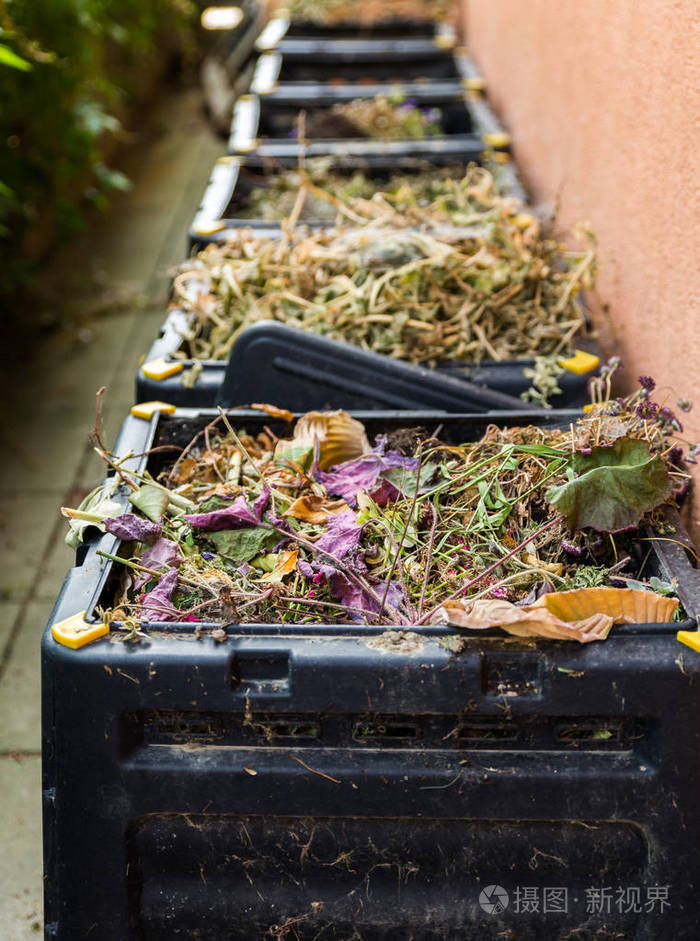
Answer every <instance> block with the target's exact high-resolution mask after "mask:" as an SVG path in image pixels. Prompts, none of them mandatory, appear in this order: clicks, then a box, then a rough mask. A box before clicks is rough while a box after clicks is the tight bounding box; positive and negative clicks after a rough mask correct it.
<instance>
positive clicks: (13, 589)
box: [0, 481, 62, 601]
mask: <svg viewBox="0 0 700 941" xmlns="http://www.w3.org/2000/svg"><path fill="white" fill-rule="evenodd" d="M18 485H19V486H21V481H18ZM61 495H62V491H60V490H55V489H53V488H52V487H51V482H50V481H47V482H46V489H45V490H41V491H38V492H36V491H31V492H27V491H22V490H19V489H18V490H15V491H14V492H5V493H3V494H0V541H1V542H2V544H3V546H4V554H3V560H2V566H0V598H2V599H5V600H8V601H21V600H23V599H24V598H26V597H27V595H28V593H29V591H30V589H31V588H32V586H33V585H34V583H35V581H36V578H37V573H38V571H39V567H40V565H41V563H42V560H43V559H44V556H45V555H46V553H47V552H48V547H49V542H50V540H51V539H52V538H53V536H54V534H55V533H56V532H57V530H58V528H59V526H60V513H59V507H60V503H61Z"/></svg>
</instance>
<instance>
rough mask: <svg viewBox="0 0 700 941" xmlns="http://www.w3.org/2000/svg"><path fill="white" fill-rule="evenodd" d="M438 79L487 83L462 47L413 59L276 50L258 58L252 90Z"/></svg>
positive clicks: (480, 86)
mask: <svg viewBox="0 0 700 941" xmlns="http://www.w3.org/2000/svg"><path fill="white" fill-rule="evenodd" d="M407 72H408V74H407ZM435 82H441V83H446V82H451V83H455V84H458V85H459V86H460V87H462V88H464V89H465V90H467V91H473V92H481V91H483V90H484V87H485V86H484V80H483V78H482V77H481V74H480V73H479V70H478V69H477V67H476V64H475V63H474V61H473V59H471V58H470V57H469V56H468V55H467V53H466V51H465V50H464V49H461V48H458V49H454V50H452V51H450V52H449V53H443V54H441V55H439V56H436V55H434V54H432V55H429V56H427V57H420V56H417V57H415V58H413V59H411V60H410V62H404V61H403V60H401V59H399V60H397V59H396V58H395V57H394V56H392V55H387V54H381V55H377V56H376V58H375V59H371V58H368V57H365V58H364V59H363V60H361V61H359V62H355V61H353V60H352V59H351V60H349V61H346V60H342V59H341V60H340V61H337V60H336V59H328V58H326V57H325V56H321V57H313V58H310V57H309V56H308V55H306V54H301V55H300V54H295V53H293V52H284V53H282V52H280V51H279V50H272V51H271V52H265V53H263V54H262V55H261V56H260V57H259V58H258V60H257V62H256V64H255V72H254V75H253V80H252V83H251V88H250V90H251V91H252V92H255V93H256V94H258V95H267V94H269V93H270V92H272V91H274V90H275V89H276V88H278V87H280V86H282V87H284V86H287V85H289V86H292V85H294V86H296V85H299V84H301V85H309V86H311V85H322V86H330V88H331V89H338V90H341V89H343V88H344V87H346V85H347V84H360V85H362V86H365V85H367V84H372V83H374V84H382V85H386V84H389V85H392V86H409V87H412V86H418V87H420V86H425V85H428V86H430V85H432V84H434V83H435ZM408 95H410V91H409V92H407V96H408Z"/></svg>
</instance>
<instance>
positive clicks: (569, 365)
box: [559, 350, 600, 376]
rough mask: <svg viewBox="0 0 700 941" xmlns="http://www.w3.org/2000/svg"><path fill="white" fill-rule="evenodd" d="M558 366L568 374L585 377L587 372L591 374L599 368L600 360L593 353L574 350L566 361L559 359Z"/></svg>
mask: <svg viewBox="0 0 700 941" xmlns="http://www.w3.org/2000/svg"><path fill="white" fill-rule="evenodd" d="M559 365H560V366H561V367H563V368H564V369H567V370H568V371H569V372H575V373H576V374H577V375H578V376H585V374H586V373H587V372H592V371H593V370H594V369H597V368H598V366H600V360H599V359H598V357H597V356H596V355H595V354H594V353H586V352H585V350H574V355H573V356H569V358H568V359H560V360H559Z"/></svg>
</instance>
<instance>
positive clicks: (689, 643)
mask: <svg viewBox="0 0 700 941" xmlns="http://www.w3.org/2000/svg"><path fill="white" fill-rule="evenodd" d="M676 640H677V641H678V642H679V643H681V644H685V646H686V647H690V648H691V650H697V651H698V653H700V630H698V631H678V633H677V634H676Z"/></svg>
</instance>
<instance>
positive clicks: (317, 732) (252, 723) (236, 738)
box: [122, 709, 650, 754]
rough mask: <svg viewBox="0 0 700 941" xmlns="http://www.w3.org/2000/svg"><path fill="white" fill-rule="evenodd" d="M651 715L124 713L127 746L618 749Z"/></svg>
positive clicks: (633, 743)
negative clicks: (643, 716)
mask: <svg viewBox="0 0 700 941" xmlns="http://www.w3.org/2000/svg"><path fill="white" fill-rule="evenodd" d="M649 729H650V726H649V722H648V721H646V720H643V719H634V718H631V717H621V716H583V717H579V716H539V715H533V716H514V717H512V718H510V719H503V718H501V716H473V715H470V716H469V717H468V718H467V717H465V716H457V715H424V714H421V715H416V714H414V715H405V716H402V715H396V714H394V715H379V716H377V715H370V716H368V715H357V714H355V715H349V714H342V713H341V714H324V715H322V716H320V715H319V714H318V713H303V712H299V713H291V712H270V711H267V712H263V711H258V710H255V709H252V710H248V711H246V712H230V713H229V712H194V711H182V712H180V711H175V710H155V709H153V710H143V711H140V712H126V713H124V714H123V715H122V741H123V743H124V747H125V749H126V750H127V751H128V750H129V749H133V748H142V747H150V746H169V747H174V748H178V747H180V748H181V747H183V746H187V745H195V746H197V747H206V746H208V745H209V746H213V747H239V748H249V749H250V748H265V747H280V746H284V745H285V744H290V743H294V744H295V746H296V747H309V748H313V747H318V746H322V747H324V748H338V749H356V748H368V749H377V748H381V749H392V748H395V749H407V748H410V749H415V750H426V751H427V750H433V751H434V750H442V751H454V750H455V749H457V750H461V751H478V750H492V751H512V752H517V751H542V752H550V753H553V752H559V753H565V752H570V751H572V750H576V751H595V752H609V753H611V754H619V753H620V752H623V751H631V750H632V749H633V748H636V747H638V746H639V745H640V743H642V742H644V747H645V754H646V753H648V750H649V741H648V739H649V734H648V733H649Z"/></svg>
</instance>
